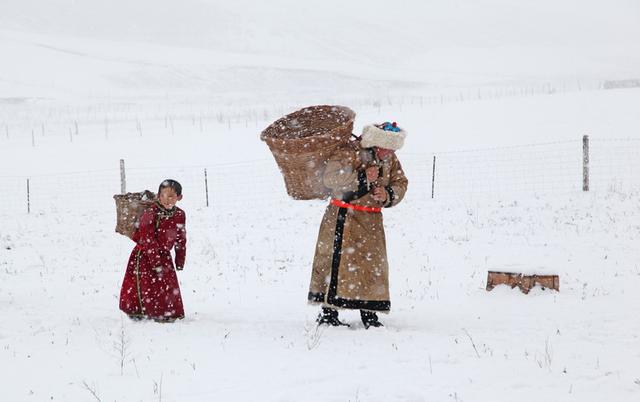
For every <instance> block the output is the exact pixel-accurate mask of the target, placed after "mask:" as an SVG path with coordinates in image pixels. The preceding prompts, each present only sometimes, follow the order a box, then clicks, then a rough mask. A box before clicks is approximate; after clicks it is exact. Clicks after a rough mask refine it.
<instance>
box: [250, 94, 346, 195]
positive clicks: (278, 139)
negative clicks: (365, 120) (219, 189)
mask: <svg viewBox="0 0 640 402" xmlns="http://www.w3.org/2000/svg"><path fill="white" fill-rule="evenodd" d="M355 116H356V114H355V113H354V112H353V110H351V109H349V108H347V107H344V106H329V105H322V106H310V107H306V108H304V109H300V110H298V111H297V112H294V113H291V114H288V115H286V116H284V117H282V118H280V119H278V120H276V121H275V122H273V123H272V124H271V125H270V126H269V127H267V128H266V129H265V130H264V131H262V134H261V135H260V138H261V139H262V140H263V141H265V142H266V143H267V145H268V146H269V149H270V150H271V153H272V154H273V157H274V158H275V160H276V163H277V164H278V167H279V168H280V171H281V172H282V175H283V176H284V182H285V186H286V188H287V193H288V194H289V195H290V196H291V197H292V198H294V199H296V200H311V199H326V198H327V197H328V196H329V191H328V189H327V188H326V187H325V186H324V184H323V183H322V174H323V172H324V168H325V166H326V164H327V160H328V159H329V157H330V156H331V155H332V154H333V153H334V152H335V151H336V150H337V149H338V148H340V147H342V146H345V145H347V144H348V143H349V138H350V137H351V133H352V132H353V121H354V119H355Z"/></svg>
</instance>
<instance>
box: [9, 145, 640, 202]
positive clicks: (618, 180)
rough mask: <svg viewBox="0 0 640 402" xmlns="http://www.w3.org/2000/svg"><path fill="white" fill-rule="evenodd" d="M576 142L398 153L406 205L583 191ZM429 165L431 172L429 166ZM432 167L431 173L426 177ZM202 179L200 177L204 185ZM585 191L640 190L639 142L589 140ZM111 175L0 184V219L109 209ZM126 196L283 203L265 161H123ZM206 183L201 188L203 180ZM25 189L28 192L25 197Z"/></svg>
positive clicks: (274, 172)
mask: <svg viewBox="0 0 640 402" xmlns="http://www.w3.org/2000/svg"><path fill="white" fill-rule="evenodd" d="M584 150H585V149H584V146H583V140H581V139H580V140H575V141H561V142H554V143H546V144H532V145H522V146H513V147H503V148H490V149H477V150H468V151H459V152H441V153H435V154H434V153H404V152H402V151H401V152H400V153H399V158H400V160H401V162H402V164H403V166H404V169H405V171H406V173H407V176H408V177H409V181H410V187H409V192H408V193H407V201H410V202H416V203H424V202H428V201H429V200H431V199H432V197H433V198H435V199H445V200H448V199H459V198H473V197H489V198H491V197H512V196H533V195H534V194H542V193H547V194H566V193H571V192H579V191H582V190H583V184H584V180H583V179H584V178H583V171H584V168H585V164H584V159H585V158H584V154H583V152H584ZM434 157H435V164H434ZM434 167H435V171H434ZM205 171H206V177H205ZM588 172H589V177H588V184H589V191H596V192H609V191H628V190H637V189H639V188H640V139H618V140H598V139H596V140H593V139H591V140H590V141H589V150H588ZM121 173H122V172H121V170H120V167H119V161H114V168H113V169H105V170H95V171H84V172H70V173H64V174H50V175H46V174H45V175H36V176H30V177H24V176H7V177H0V180H2V183H3V189H4V190H5V191H4V197H3V199H2V212H3V213H43V212H44V213H46V212H57V211H64V210H75V211H86V212H87V213H90V212H91V211H95V210H98V209H102V208H108V209H113V208H114V205H115V204H114V201H113V195H114V194H118V193H120V192H121V187H122V184H123V183H122V179H121ZM124 173H125V178H126V183H125V186H126V191H132V192H135V191H142V190H145V189H149V190H152V191H157V186H158V184H159V183H160V182H161V181H162V180H163V179H166V178H174V179H176V180H178V181H180V182H181V183H182V185H183V188H184V200H183V201H182V205H183V206H184V207H185V208H190V209H191V208H206V207H207V206H209V207H210V208H216V209H219V210H220V211H240V210H242V209H245V208H270V207H278V206H281V205H283V203H287V202H290V200H289V198H288V196H287V195H286V190H285V186H284V181H283V179H282V176H281V174H280V172H279V171H278V169H277V166H276V164H275V161H273V160H272V159H263V160H254V161H245V162H237V163H221V164H209V165H206V166H204V165H203V166H164V167H162V166H160V167H144V168H142V167H136V166H135V165H134V163H133V162H131V161H129V162H127V161H125V166H124ZM205 178H206V180H205ZM27 181H28V186H29V189H28V192H27Z"/></svg>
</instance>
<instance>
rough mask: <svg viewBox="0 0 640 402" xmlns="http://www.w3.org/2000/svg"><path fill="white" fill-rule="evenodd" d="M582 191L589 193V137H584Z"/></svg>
mask: <svg viewBox="0 0 640 402" xmlns="http://www.w3.org/2000/svg"><path fill="white" fill-rule="evenodd" d="M582 191H589V136H588V135H585V136H583V137H582Z"/></svg>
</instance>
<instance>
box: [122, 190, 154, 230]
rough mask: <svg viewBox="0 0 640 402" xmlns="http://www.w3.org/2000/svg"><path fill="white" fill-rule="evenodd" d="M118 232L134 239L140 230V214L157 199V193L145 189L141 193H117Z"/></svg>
mask: <svg viewBox="0 0 640 402" xmlns="http://www.w3.org/2000/svg"><path fill="white" fill-rule="evenodd" d="M113 198H114V199H115V201H116V232H117V233H120V234H121V235H124V236H127V237H128V238H130V239H133V234H134V233H135V231H136V230H138V224H139V220H140V216H141V215H142V213H143V212H144V210H145V209H147V208H148V207H149V206H150V205H152V204H153V203H154V202H155V200H156V195H155V194H154V193H153V192H151V191H149V190H145V191H142V192H139V193H126V194H116V195H114V196H113Z"/></svg>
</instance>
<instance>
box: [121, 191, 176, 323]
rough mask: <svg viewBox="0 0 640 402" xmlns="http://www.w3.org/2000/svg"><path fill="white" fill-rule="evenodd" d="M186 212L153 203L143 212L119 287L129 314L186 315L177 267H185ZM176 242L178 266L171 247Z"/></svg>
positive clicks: (149, 316) (122, 300) (122, 303)
mask: <svg viewBox="0 0 640 402" xmlns="http://www.w3.org/2000/svg"><path fill="white" fill-rule="evenodd" d="M185 221H186V219H185V213H184V211H183V210H181V209H180V208H178V207H174V208H173V209H171V210H166V209H165V208H163V207H162V206H161V205H159V204H157V203H156V204H153V205H152V206H151V207H149V208H147V210H146V211H145V212H144V213H143V214H142V216H141V218H140V227H139V228H138V230H137V231H136V233H135V234H134V236H133V240H134V241H135V242H136V246H135V247H134V249H133V251H132V252H131V256H130V257H129V263H128V264H127V270H126V272H125V275H124V281H123V282H122V289H121V291H120V310H122V311H124V312H125V313H127V314H128V315H130V316H139V317H147V318H153V319H160V320H170V319H176V318H183V317H184V307H183V305H182V296H181V294H180V285H179V284H178V276H177V275H176V269H175V267H177V268H178V269H182V267H184V261H185V256H186V251H187V248H186V246H187V232H186V229H185ZM174 246H175V267H174V265H173V260H172V256H171V249H172V248H174Z"/></svg>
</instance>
